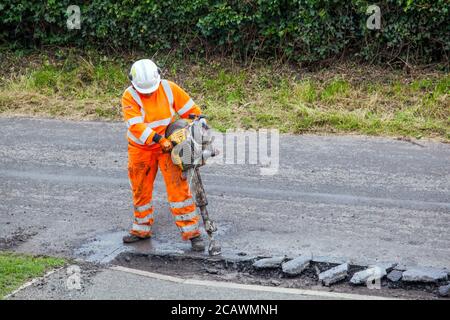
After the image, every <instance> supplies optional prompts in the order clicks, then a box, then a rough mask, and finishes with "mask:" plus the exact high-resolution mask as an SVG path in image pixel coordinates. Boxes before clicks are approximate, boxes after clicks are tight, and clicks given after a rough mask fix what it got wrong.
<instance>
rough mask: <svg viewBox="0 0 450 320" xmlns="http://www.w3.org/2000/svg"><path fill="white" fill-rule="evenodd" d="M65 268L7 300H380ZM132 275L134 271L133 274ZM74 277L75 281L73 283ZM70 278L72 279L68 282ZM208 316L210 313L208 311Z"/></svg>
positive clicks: (368, 297)
mask: <svg viewBox="0 0 450 320" xmlns="http://www.w3.org/2000/svg"><path fill="white" fill-rule="evenodd" d="M67 270H68V269H67V268H63V269H60V270H57V271H56V272H54V273H52V274H50V275H48V276H46V277H45V278H41V279H37V281H34V282H33V283H30V285H28V284H26V287H25V288H23V289H21V290H20V291H18V292H17V293H13V294H12V295H11V296H9V297H7V298H8V299H12V300H36V299H39V300H78V299H82V300H97V299H100V300H115V299H121V300H161V299H164V300H180V299H183V300H184V299H186V300H242V299H244V300H273V299H275V300H313V299H314V300H317V299H319V300H327V299H333V300H343V299H358V300H361V299H382V298H381V297H377V296H376V295H371V296H367V295H357V294H346V293H336V292H328V291H326V290H298V289H288V288H276V287H263V286H255V285H240V284H234V283H229V282H214V281H203V280H196V279H184V278H174V277H166V276H164V275H160V274H153V275H151V276H150V277H149V276H147V275H145V274H144V275H142V274H135V273H130V272H126V271H125V272H124V271H122V270H112V269H101V270H89V268H88V267H87V268H86V267H84V266H82V267H81V268H80V269H78V270H80V271H81V272H80V273H76V274H75V273H70V275H69V274H68V273H67ZM133 271H135V270H133ZM74 275H75V276H76V277H78V278H77V279H74V278H73V277H74ZM70 277H72V278H70ZM211 312H214V310H213V311H211Z"/></svg>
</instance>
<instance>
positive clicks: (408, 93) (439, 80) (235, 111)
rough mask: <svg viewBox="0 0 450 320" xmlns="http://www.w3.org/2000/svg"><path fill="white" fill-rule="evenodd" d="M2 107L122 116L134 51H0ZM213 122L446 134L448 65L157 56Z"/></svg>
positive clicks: (26, 112) (10, 111) (8, 112)
mask: <svg viewBox="0 0 450 320" xmlns="http://www.w3.org/2000/svg"><path fill="white" fill-rule="evenodd" d="M0 55H1V59H2V66H1V67H0V115H4V116H17V115H19V116H44V117H53V118H65V119H75V120H121V110H120V107H119V105H120V96H121V94H122V92H123V90H124V89H125V88H126V87H127V85H128V80H127V77H126V74H127V70H128V68H129V66H130V64H131V62H132V61H133V60H134V59H136V58H138V56H137V55H134V56H103V55H100V54H98V53H96V52H87V53H82V54H80V52H77V51H74V50H70V49H58V50H54V51H52V52H50V51H47V52H44V53H42V52H41V53H36V52H34V53H33V52H32V53H28V54H23V53H22V54H18V53H17V52H14V53H12V52H7V51H6V52H0ZM155 60H156V61H157V62H158V63H159V64H160V65H161V66H162V68H163V71H164V77H166V78H168V79H172V80H174V81H176V82H177V83H179V84H180V85H181V86H182V87H184V88H185V89H186V90H187V91H188V92H189V93H190V95H191V96H192V97H193V98H194V100H195V101H196V102H197V103H199V104H200V105H201V106H202V107H203V109H204V111H205V113H206V114H207V115H208V117H209V119H210V123H211V124H212V125H213V127H215V128H216V129H218V130H221V131H225V130H227V129H231V128H243V129H250V128H251V129H258V128H278V129H279V130H280V131H281V132H283V133H305V132H311V133H360V134H369V135H397V136H398V135H401V136H409V137H415V138H421V137H435V138H439V139H442V140H446V141H449V140H450V75H449V74H448V72H445V71H442V70H438V69H437V68H435V69H433V70H430V69H419V68H416V69H411V70H409V71H408V72H405V71H403V70H390V69H389V70H388V69H384V68H381V67H377V66H368V65H359V64H355V63H350V62H347V63H336V65H333V66H331V67H328V68H326V69H320V70H317V71H309V70H308V69H302V68H299V67H293V66H289V65H286V64H284V65H280V64H277V63H276V62H273V63H264V61H257V60H255V62H254V63H253V64H252V65H250V66H242V65H238V64H236V63H235V62H234V61H231V60H226V59H225V60H218V59H212V60H208V61H205V60H202V61H197V62H187V61H183V60H180V59H176V58H174V57H169V58H167V56H156V57H155Z"/></svg>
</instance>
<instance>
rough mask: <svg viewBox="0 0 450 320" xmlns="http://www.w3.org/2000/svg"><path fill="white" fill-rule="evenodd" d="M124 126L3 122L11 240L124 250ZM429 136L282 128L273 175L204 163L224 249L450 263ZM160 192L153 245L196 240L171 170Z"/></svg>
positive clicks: (446, 215)
mask: <svg viewBox="0 0 450 320" xmlns="http://www.w3.org/2000/svg"><path fill="white" fill-rule="evenodd" d="M125 131H126V128H125V126H124V124H122V123H106V122H70V121H57V120H40V119H24V118H0V136H1V138H0V156H1V157H0V200H1V201H0V239H3V243H4V244H5V243H6V244H7V243H15V244H16V246H15V247H13V248H14V250H16V251H19V252H33V253H43V254H52V255H60V256H66V257H80V256H82V255H89V254H90V253H89V252H86V250H85V251H84V252H83V250H80V248H83V247H84V248H90V249H89V250H91V251H95V250H96V248H97V250H103V249H102V248H103V247H102V243H103V244H104V243H106V242H108V241H109V242H113V246H115V247H116V248H120V246H121V244H120V237H119V236H118V235H120V234H121V233H122V232H125V231H126V230H127V228H128V227H129V225H130V223H131V214H132V210H131V193H130V190H129V185H128V179H127V173H126V161H127V153H126V147H127V143H126V140H125ZM420 143H421V144H422V146H418V145H415V144H412V143H409V142H405V141H397V140H394V139H392V138H373V137H360V136H314V135H302V136H291V135H282V136H281V137H280V169H279V172H278V173H277V174H275V175H273V176H261V175H260V170H259V167H258V166H256V165H221V164H211V165H209V166H207V167H205V168H203V169H202V175H203V178H204V182H205V187H206V190H207V192H208V197H209V201H210V206H209V208H210V212H211V214H212V216H213V217H214V218H216V220H217V222H218V224H219V227H220V233H219V239H220V240H221V242H222V246H223V251H224V253H233V252H234V253H236V252H246V253H248V254H251V255H280V254H287V255H296V254H301V253H312V254H313V255H315V256H335V257H345V258H349V259H351V260H352V261H355V262H358V261H396V262H400V263H404V264H408V265H411V264H419V265H425V266H437V267H442V266H444V267H447V266H450V232H449V230H450V145H449V144H442V143H437V142H430V141H421V142H420ZM154 198H155V203H156V212H157V219H156V225H155V239H154V240H152V246H151V247H150V248H148V250H156V249H158V248H159V249H161V248H165V249H168V250H169V249H171V248H178V249H180V250H183V249H186V248H188V247H189V245H188V244H187V243H182V242H181V239H180V237H179V235H178V232H177V229H176V227H175V225H174V223H173V220H172V218H171V216H170V213H169V211H168V208H167V204H166V201H165V198H166V197H165V191H164V186H163V184H162V179H161V176H158V178H157V182H156V188H155V193H154ZM110 235H114V236H110ZM105 239H107V240H105ZM96 241H97V242H98V245H96ZM102 241H103V242H102ZM0 243H1V242H0ZM89 243H91V245H87V244H89ZM106 247H107V246H106ZM106 247H105V248H106ZM110 249H111V248H110V247H109V249H108V250H110ZM105 250H107V249H105ZM119 251H120V250H118V251H117V252H119Z"/></svg>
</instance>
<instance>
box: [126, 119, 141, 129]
mask: <svg viewBox="0 0 450 320" xmlns="http://www.w3.org/2000/svg"><path fill="white" fill-rule="evenodd" d="M138 123H144V117H142V116H138V117H134V118H131V119H128V121H127V126H128V128H129V127H131V126H132V125H134V124H138Z"/></svg>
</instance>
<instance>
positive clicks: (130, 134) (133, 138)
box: [127, 130, 145, 146]
mask: <svg viewBox="0 0 450 320" xmlns="http://www.w3.org/2000/svg"><path fill="white" fill-rule="evenodd" d="M127 137H128V139H130V140H131V141H133V142H134V143H137V144H140V145H142V146H143V145H145V143H142V142H141V141H140V140H139V139H138V138H136V137H135V136H134V134H132V133H131V131H130V130H127Z"/></svg>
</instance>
